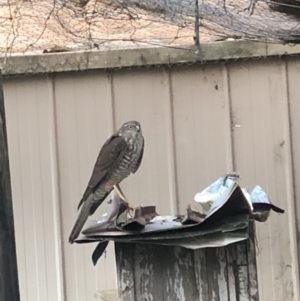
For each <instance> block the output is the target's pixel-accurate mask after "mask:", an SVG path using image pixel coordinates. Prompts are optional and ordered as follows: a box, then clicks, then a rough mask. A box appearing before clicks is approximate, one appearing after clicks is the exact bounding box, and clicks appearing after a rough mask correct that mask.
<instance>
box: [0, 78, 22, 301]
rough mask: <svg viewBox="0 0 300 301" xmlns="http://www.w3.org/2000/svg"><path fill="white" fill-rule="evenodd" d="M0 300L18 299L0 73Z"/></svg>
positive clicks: (12, 300) (17, 300) (10, 300)
mask: <svg viewBox="0 0 300 301" xmlns="http://www.w3.org/2000/svg"><path fill="white" fill-rule="evenodd" d="M0 171H1V172H0V300H3V301H4V300H5V301H6V300H7V301H8V300H9V301H19V300H20V296H19V285H18V271H17V259H16V248H15V233H14V221H13V209H12V197H11V186H10V172H9V162H8V150H7V137H6V125H5V110H4V99H3V90H2V76H1V74H0Z"/></svg>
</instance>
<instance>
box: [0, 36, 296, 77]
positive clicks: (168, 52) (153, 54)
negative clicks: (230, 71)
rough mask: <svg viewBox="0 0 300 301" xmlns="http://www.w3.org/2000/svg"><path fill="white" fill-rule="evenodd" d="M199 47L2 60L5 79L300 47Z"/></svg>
mask: <svg viewBox="0 0 300 301" xmlns="http://www.w3.org/2000/svg"><path fill="white" fill-rule="evenodd" d="M197 50H198V48H197V47H196V46H191V45H189V46H180V47H177V48H176V47H165V46H163V47H155V48H140V49H118V50H107V51H84V52H82V51H81V52H78V51H75V52H59V53H47V54H38V55H20V56H17V55H15V56H7V57H6V58H5V57H2V58H0V66H1V69H2V74H3V75H7V76H8V75H18V74H20V75H21V74H38V73H52V72H66V71H84V70H93V69H115V68H126V67H141V66H152V65H173V64H191V63H197V62H200V63H205V62H211V61H219V60H232V59H234V60H238V59H247V58H258V57H269V56H282V55H293V54H299V53H300V45H294V46H292V45H287V44H286V45H283V44H273V43H265V42H254V41H241V40H240V41H221V42H213V43H205V44H202V45H201V53H202V54H201V53H199V52H198V51H197Z"/></svg>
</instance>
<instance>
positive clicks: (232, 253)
mask: <svg viewBox="0 0 300 301" xmlns="http://www.w3.org/2000/svg"><path fill="white" fill-rule="evenodd" d="M226 255H227V276H228V279H227V287H228V299H229V300H230V301H237V300H238V299H237V293H236V285H237V283H238V278H237V275H236V273H235V271H236V269H237V265H236V246H235V245H234V244H231V245H229V246H227V247H226Z"/></svg>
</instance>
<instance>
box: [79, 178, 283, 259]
mask: <svg viewBox="0 0 300 301" xmlns="http://www.w3.org/2000/svg"><path fill="white" fill-rule="evenodd" d="M237 177H238V176H237V175H236V174H228V175H226V176H224V177H221V178H219V179H218V180H217V181H216V182H214V183H213V184H212V185H210V186H209V187H207V188H206V189H204V190H203V191H202V192H200V193H197V194H196V196H195V201H196V202H197V203H198V204H200V205H201V210H193V209H192V206H191V205H188V207H187V210H186V213H185V215H177V216H173V215H170V216H161V215H159V214H158V213H157V212H156V208H155V206H145V207H137V208H134V209H133V210H131V209H130V208H128V205H127V203H125V202H124V201H123V200H121V199H120V198H119V196H118V195H116V196H115V197H114V198H113V199H112V200H111V203H110V211H109V212H107V213H105V214H104V215H103V216H102V217H101V218H100V220H98V221H93V222H92V224H91V225H90V226H89V227H88V228H87V229H85V230H84V231H83V232H82V235H81V236H80V237H79V238H78V239H77V240H76V242H77V243H91V242H98V245H97V247H96V249H95V251H94V253H93V255H92V260H93V263H94V264H96V263H97V261H98V259H99V258H100V257H101V255H102V254H103V252H104V251H105V249H106V247H107V245H108V243H109V241H114V242H128V243H148V244H149V243H151V244H160V245H173V246H181V247H184V248H188V249H199V248H207V247H221V246H226V245H228V244H231V243H235V242H238V241H241V240H245V239H248V230H249V225H250V221H251V220H256V221H260V222H265V221H266V220H267V219H268V217H269V215H270V211H271V210H273V211H275V212H278V213H284V210H283V209H281V208H278V207H276V206H275V205H273V204H272V203H271V202H270V201H269V199H268V197H267V194H266V193H265V191H264V190H263V189H262V188H261V187H260V186H256V187H255V188H254V189H253V190H252V192H251V193H248V191H247V190H246V189H244V188H241V187H240V186H239V183H238V182H237V181H236V178H237Z"/></svg>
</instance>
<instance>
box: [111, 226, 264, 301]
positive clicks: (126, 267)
mask: <svg viewBox="0 0 300 301" xmlns="http://www.w3.org/2000/svg"><path fill="white" fill-rule="evenodd" d="M252 229H253V228H252V227H251V230H250V232H251V233H250V236H251V238H250V239H249V240H246V241H242V242H239V243H236V244H231V245H229V246H227V247H222V248H207V249H199V250H195V251H194V250H189V249H185V248H180V247H172V246H160V245H146V244H130V243H116V244H115V247H116V248H115V249H116V261H117V273H118V287H119V295H120V300H122V301H140V300H143V301H148V300H149V301H150V300H157V301H160V300H164V301H212V300H213V301H250V300H251V301H258V300H259V297H258V285H257V273H256V256H255V244H254V238H253V237H254V235H253V230H252Z"/></svg>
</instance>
